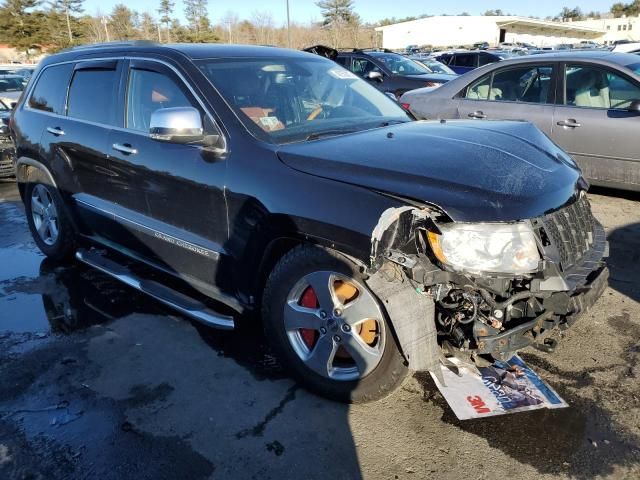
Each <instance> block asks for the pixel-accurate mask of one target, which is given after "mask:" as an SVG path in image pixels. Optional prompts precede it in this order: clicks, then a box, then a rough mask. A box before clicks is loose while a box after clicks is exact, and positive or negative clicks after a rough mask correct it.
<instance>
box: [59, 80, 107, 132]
mask: <svg viewBox="0 0 640 480" xmlns="http://www.w3.org/2000/svg"><path fill="white" fill-rule="evenodd" d="M117 81H118V74H117V72H116V70H97V69H96V70H78V71H76V73H75V74H74V75H73V80H72V81H71V87H70V88H69V102H68V108H67V115H69V116H70V117H73V118H78V119H80V120H88V121H91V122H97V123H104V124H107V125H109V124H112V123H113V121H114V116H115V115H114V112H115V104H116V102H115V98H114V92H115V91H116V88H115V87H116V85H117Z"/></svg>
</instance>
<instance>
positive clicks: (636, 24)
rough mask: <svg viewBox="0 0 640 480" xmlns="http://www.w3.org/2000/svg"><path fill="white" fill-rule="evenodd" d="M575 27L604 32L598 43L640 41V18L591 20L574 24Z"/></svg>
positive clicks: (609, 43)
mask: <svg viewBox="0 0 640 480" xmlns="http://www.w3.org/2000/svg"><path fill="white" fill-rule="evenodd" d="M573 25H580V26H584V27H589V28H595V29H598V30H602V31H603V32H604V35H603V36H602V37H600V38H599V39H598V41H599V42H601V43H604V44H607V45H611V44H613V43H614V42H616V41H620V40H629V41H631V42H638V41H640V17H621V18H600V19H595V18H590V19H589V20H582V21H579V22H573Z"/></svg>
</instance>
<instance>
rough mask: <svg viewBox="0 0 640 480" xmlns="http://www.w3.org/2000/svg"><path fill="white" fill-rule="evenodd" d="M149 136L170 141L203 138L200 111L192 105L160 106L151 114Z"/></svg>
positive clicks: (187, 141)
mask: <svg viewBox="0 0 640 480" xmlns="http://www.w3.org/2000/svg"><path fill="white" fill-rule="evenodd" d="M149 136H150V137H151V138H153V139H154V140H158V141H161V142H170V143H192V142H197V141H200V140H202V139H204V128H203V126H202V117H201V116H200V112H199V111H198V110H197V109H195V108H193V107H173V108H160V109H158V110H156V111H155V112H153V113H152V114H151V121H150V124H149Z"/></svg>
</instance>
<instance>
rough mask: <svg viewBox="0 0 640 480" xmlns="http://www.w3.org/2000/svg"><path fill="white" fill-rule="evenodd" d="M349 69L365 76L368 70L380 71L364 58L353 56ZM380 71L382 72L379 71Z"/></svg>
mask: <svg viewBox="0 0 640 480" xmlns="http://www.w3.org/2000/svg"><path fill="white" fill-rule="evenodd" d="M351 71H352V72H353V73H355V74H356V75H358V76H360V77H365V75H367V74H368V73H369V72H380V68H378V66H377V65H376V64H375V63H373V62H372V61H371V60H367V59H366V58H354V59H353V63H352V65H351ZM380 73H382V72H380Z"/></svg>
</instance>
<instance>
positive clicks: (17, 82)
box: [0, 77, 24, 92]
mask: <svg viewBox="0 0 640 480" xmlns="http://www.w3.org/2000/svg"><path fill="white" fill-rule="evenodd" d="M22 81H23V79H22V78H21V77H4V78H0V92H21V91H22V90H23V89H24V84H23V83H22Z"/></svg>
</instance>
